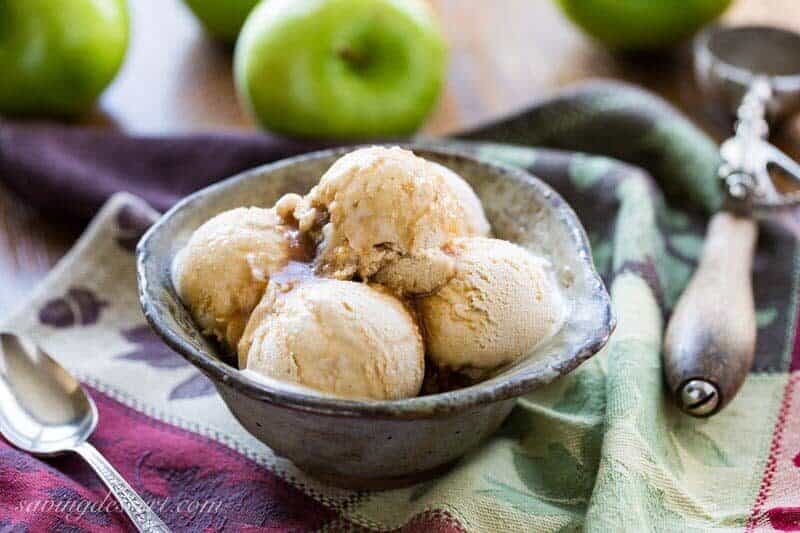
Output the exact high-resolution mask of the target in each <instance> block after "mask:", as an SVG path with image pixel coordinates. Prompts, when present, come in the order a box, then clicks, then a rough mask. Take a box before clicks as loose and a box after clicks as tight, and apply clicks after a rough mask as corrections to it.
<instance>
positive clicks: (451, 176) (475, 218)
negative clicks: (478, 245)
mask: <svg viewBox="0 0 800 533" xmlns="http://www.w3.org/2000/svg"><path fill="white" fill-rule="evenodd" d="M430 164H431V165H432V166H433V168H435V169H436V170H437V171H438V172H439V173H440V174H441V176H442V178H444V181H445V184H446V185H447V187H448V188H449V189H450V192H451V193H452V194H453V196H455V198H456V200H457V201H458V203H459V205H460V206H461V209H462V211H463V217H464V223H465V225H466V232H467V233H466V235H467V236H469V237H488V236H489V234H490V233H491V231H492V227H491V226H490V225H489V221H488V220H486V213H484V211H483V204H482V203H481V200H480V198H478V195H477V194H475V191H474V190H473V189H472V187H471V186H470V184H469V183H467V182H466V180H465V179H464V178H462V177H461V176H459V175H458V174H456V173H455V172H453V171H452V170H450V169H449V168H447V167H446V166H444V165H440V164H439V163H434V162H432V161H431V162H430Z"/></svg>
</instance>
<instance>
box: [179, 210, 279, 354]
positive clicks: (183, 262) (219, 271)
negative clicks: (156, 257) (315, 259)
mask: <svg viewBox="0 0 800 533" xmlns="http://www.w3.org/2000/svg"><path fill="white" fill-rule="evenodd" d="M292 248H293V238H292V235H291V234H290V228H288V227H286V226H284V225H283V224H282V222H281V219H280V218H278V216H277V215H276V214H275V211H274V210H272V209H260V208H256V207H251V208H244V207H242V208H238V209H232V210H230V211H226V212H224V213H221V214H219V215H217V216H215V217H214V218H212V219H211V220H209V221H208V222H206V223H205V224H203V225H202V226H200V227H199V228H198V229H197V230H196V231H195V232H194V233H193V234H192V237H191V238H190V239H189V242H188V243H187V244H186V246H185V247H184V248H183V249H182V250H181V251H180V252H179V253H178V255H177V256H176V257H175V261H174V263H173V266H172V278H173V285H174V286H175V289H176V291H177V292H178V295H179V296H180V297H181V300H182V301H183V303H184V304H185V305H186V307H187V308H188V309H189V311H190V312H191V314H192V316H193V317H194V319H195V320H196V321H197V323H198V324H199V325H200V327H201V328H202V330H203V332H204V333H205V334H207V335H211V336H214V337H216V338H217V339H218V340H219V341H221V342H222V343H224V344H225V345H227V346H228V347H232V348H235V347H236V345H237V343H238V342H239V337H241V335H242V331H244V328H245V325H246V324H247V320H248V319H249V317H250V313H251V312H252V311H253V308H255V306H256V305H257V304H258V302H259V300H260V299H261V296H262V295H263V294H264V289H265V288H266V286H267V281H269V276H270V275H271V274H272V273H274V272H276V271H278V270H280V269H282V268H283V267H284V266H286V264H287V263H288V262H289V259H290V258H291V257H292V251H293V250H292Z"/></svg>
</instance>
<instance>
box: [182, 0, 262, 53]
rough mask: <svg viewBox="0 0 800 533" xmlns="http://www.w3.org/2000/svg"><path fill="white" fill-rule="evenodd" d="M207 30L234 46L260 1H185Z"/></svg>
mask: <svg viewBox="0 0 800 533" xmlns="http://www.w3.org/2000/svg"><path fill="white" fill-rule="evenodd" d="M184 1H185V2H186V5H188V6H189V8H190V9H191V10H192V12H194V14H195V16H196V17H197V18H198V19H200V22H202V23H203V26H205V28H206V30H207V31H208V32H209V33H210V34H211V35H213V36H214V37H216V38H217V39H220V40H222V41H224V42H226V43H230V44H233V43H235V42H236V37H238V35H239V30H240V29H242V24H244V20H245V19H246V18H247V15H249V14H250V12H251V11H252V10H253V8H254V7H255V5H256V4H257V3H258V2H259V0H184Z"/></svg>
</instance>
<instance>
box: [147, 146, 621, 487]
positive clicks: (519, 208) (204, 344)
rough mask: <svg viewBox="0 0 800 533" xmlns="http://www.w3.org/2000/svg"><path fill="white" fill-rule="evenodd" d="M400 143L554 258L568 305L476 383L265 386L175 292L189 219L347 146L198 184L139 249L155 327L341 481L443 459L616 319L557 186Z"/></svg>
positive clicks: (268, 192) (296, 188) (295, 175)
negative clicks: (386, 396) (378, 388)
mask: <svg viewBox="0 0 800 533" xmlns="http://www.w3.org/2000/svg"><path fill="white" fill-rule="evenodd" d="M407 148H409V149H411V150H413V151H414V152H415V153H416V154H417V155H420V156H422V157H424V158H426V159H429V160H431V161H436V162H438V163H441V164H443V165H445V166H447V167H450V168H451V169H452V170H454V171H455V172H457V173H458V174H460V175H461V176H463V177H464V179H466V180H467V181H468V182H469V183H470V184H471V185H472V187H473V188H474V189H475V191H476V193H477V194H478V196H479V197H480V198H481V200H482V201H483V205H484V207H485V210H486V214H487V217H488V219H489V221H490V222H491V224H492V228H493V232H494V235H495V236H496V237H498V238H502V239H507V240H509V241H512V242H515V243H517V244H519V245H521V246H523V247H525V248H528V249H529V250H531V251H533V252H535V253H537V254H541V255H543V256H545V257H546V258H548V259H550V261H552V263H553V264H554V265H557V273H558V274H557V275H558V278H559V280H560V283H561V284H562V286H563V293H564V295H565V297H566V300H567V302H568V305H569V315H568V316H569V319H568V321H567V322H566V323H565V324H564V326H563V327H562V328H561V330H560V331H559V332H558V333H557V334H556V335H555V336H554V337H553V338H551V339H550V340H549V341H547V342H546V343H544V344H542V345H540V346H538V347H537V348H536V350H534V351H533V352H532V353H529V354H525V356H524V357H522V358H520V359H519V360H518V361H517V362H516V363H515V364H513V365H511V366H509V367H507V368H504V369H502V370H501V371H498V372H497V374H496V375H494V376H493V377H491V378H490V379H488V380H486V381H483V382H481V383H478V384H476V385H473V386H470V387H466V388H463V389H459V390H455V391H451V392H446V393H441V394H433V395H428V396H420V397H416V398H410V399H404V400H395V401H357V400H345V399H337V398H332V397H323V396H315V395H308V394H304V393H302V392H299V391H297V390H290V389H283V388H281V387H274V386H270V385H268V384H265V383H263V382H261V381H259V380H257V379H252V378H250V377H248V376H247V375H244V374H243V373H241V372H240V371H239V370H238V369H237V368H235V367H234V366H231V365H229V364H227V363H226V362H225V360H226V359H225V358H224V357H223V354H220V353H218V349H217V348H216V347H215V346H214V344H213V343H210V342H209V341H208V340H207V339H206V338H204V337H203V335H202V334H201V333H200V330H199V329H198V328H197V326H196V325H195V323H194V322H193V320H192V318H191V316H190V315H189V313H188V312H187V310H186V309H185V308H184V306H183V305H182V304H181V301H180V300H179V298H178V296H177V294H176V293H175V289H174V287H173V286H172V281H171V277H170V265H171V262H172V258H173V257H174V256H175V254H176V253H177V252H178V250H180V249H181V247H182V246H183V245H184V244H185V243H186V241H187V240H188V239H189V236H190V235H191V234H192V232H193V231H194V230H195V229H196V228H197V227H198V226H200V225H201V224H202V223H203V222H205V221H206V220H208V219H209V218H211V217H213V216H214V215H216V214H218V213H220V212H222V211H225V210H227V209H232V208H235V207H240V206H261V207H269V206H272V205H273V203H274V202H275V201H276V200H277V199H278V198H279V197H280V196H281V195H283V194H284V193H288V192H295V193H301V194H303V193H305V192H307V191H308V190H309V189H310V188H311V187H312V186H313V185H314V184H315V183H316V182H317V180H318V179H319V177H320V176H321V175H322V174H323V173H324V172H325V170H327V169H328V167H330V165H331V164H332V163H333V162H334V161H335V160H336V159H337V158H339V157H340V156H341V155H343V154H345V153H346V152H348V151H350V150H352V148H341V149H334V150H326V151H322V152H315V153H311V154H308V155H303V156H300V157H294V158H291V159H286V160H283V161H279V162H277V163H273V164H269V165H265V166H262V167H258V168H255V169H253V170H250V171H247V172H244V173H242V174H239V175H237V176H234V177H232V178H230V179H227V180H225V181H223V182H221V183H218V184H216V185H213V186H211V187H208V188H206V189H203V190H201V191H199V192H197V193H195V194H193V195H191V196H189V197H187V198H186V199H184V200H183V201H182V202H180V203H179V204H178V205H176V206H175V207H174V208H172V209H171V210H170V211H169V212H168V213H166V214H165V215H164V216H163V217H162V218H161V219H160V220H159V221H158V222H157V223H156V224H155V225H154V226H153V227H152V228H151V229H150V230H149V231H148V232H147V234H146V235H145V236H144V237H143V238H142V240H141V242H140V243H139V246H138V249H137V269H138V281H139V296H140V300H141V304H142V308H143V310H144V314H145V316H146V317H147V320H148V322H149V323H150V325H151V326H152V327H153V329H154V330H155V331H156V333H158V334H159V335H160V336H161V338H162V339H164V342H166V343H167V344H168V345H169V346H170V347H172V349H174V350H175V351H176V352H178V353H179V354H180V355H182V356H183V357H185V358H186V359H187V360H188V361H189V362H190V363H192V364H193V365H195V366H196V367H197V368H199V369H200V370H201V371H202V372H203V373H205V375H207V376H208V377H209V378H210V379H211V380H212V381H213V383H214V385H215V386H216V388H217V390H218V391H219V394H220V396H222V399H223V400H224V401H225V403H226V404H227V405H228V407H229V409H230V410H231V412H232V413H233V415H234V416H235V417H236V418H237V419H238V420H239V422H241V424H242V425H243V426H244V427H245V428H246V429H247V430H248V431H249V432H250V433H252V434H253V435H254V436H255V437H257V438H258V439H259V440H261V441H262V442H264V443H265V444H267V445H268V446H270V447H271V448H272V449H273V450H274V451H275V452H276V453H278V454H280V455H283V456H285V457H287V458H289V459H291V460H292V461H293V462H294V463H295V464H296V465H297V466H298V467H300V468H301V469H303V470H305V471H306V472H308V473H309V474H311V475H314V476H316V477H318V478H321V479H323V480H327V481H328V482H330V483H333V484H336V485H340V486H348V487H357V488H378V487H390V486H399V485H403V484H407V483H411V482H414V481H417V480H420V479H422V478H425V477H429V476H430V475H432V474H434V473H436V472H438V471H441V470H442V469H444V468H446V467H447V466H448V465H449V464H451V463H452V462H453V461H455V460H456V459H458V458H459V457H460V456H462V455H463V454H464V453H465V452H466V451H468V450H469V449H470V448H473V447H474V446H476V445H477V444H478V443H479V442H481V441H482V440H483V439H485V438H486V437H488V436H489V435H491V434H492V433H493V432H494V431H495V430H496V429H497V428H498V427H499V426H500V424H501V423H502V422H503V420H504V419H505V418H506V416H508V414H509V412H510V411H511V409H512V407H513V406H514V401H515V399H516V398H517V397H518V396H520V395H523V394H526V393H528V392H530V391H532V390H533V389H535V388H537V387H540V386H542V385H545V384H547V383H549V382H551V381H553V380H554V379H557V378H558V377H559V376H563V375H564V374H566V373H568V372H570V371H571V370H573V369H574V368H575V367H577V366H578V365H579V364H580V363H581V362H583V361H585V360H586V359H588V358H589V357H591V356H592V355H593V354H595V353H596V352H597V351H598V350H599V349H600V348H602V347H603V345H604V344H605V343H606V341H607V340H608V337H609V335H610V334H611V332H612V330H613V328H614V318H613V315H612V312H611V306H610V301H609V296H608V293H607V292H606V289H605V286H604V285H603V282H602V281H601V280H600V277H599V276H598V275H597V272H596V271H595V269H594V266H593V264H592V259H591V254H590V250H589V243H588V240H587V238H586V234H585V232H584V230H583V228H582V227H581V224H580V222H579V221H578V218H577V217H576V216H575V213H574V212H573V211H572V209H571V208H570V207H569V205H567V203H566V202H565V201H564V200H563V199H562V198H561V197H560V196H559V195H558V194H556V192H555V191H553V190H552V189H551V188H550V187H549V186H547V185H546V184H544V183H543V182H542V181H540V180H539V179H537V178H535V177H533V176H531V175H530V174H528V173H527V172H525V171H523V170H520V169H517V168H513V167H507V166H502V165H498V164H493V163H489V162H486V161H480V160H477V159H474V158H472V157H468V156H465V155H461V154H459V153H458V152H455V151H448V150H444V149H438V148H436V149H434V148H426V147H424V146H408V147H407Z"/></svg>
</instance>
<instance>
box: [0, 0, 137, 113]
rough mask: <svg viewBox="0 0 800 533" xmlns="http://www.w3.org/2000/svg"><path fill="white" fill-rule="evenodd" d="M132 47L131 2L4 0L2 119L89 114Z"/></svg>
mask: <svg viewBox="0 0 800 533" xmlns="http://www.w3.org/2000/svg"><path fill="white" fill-rule="evenodd" d="M127 46H128V12H127V8H126V5H125V0H0V114H10V115H34V114H35V115H60V116H68V115H75V114H79V113H82V112H84V111H86V110H87V109H88V108H89V107H91V106H92V104H93V103H94V101H95V100H96V98H97V96H98V95H99V94H100V93H101V92H102V91H103V89H104V88H105V87H106V86H107V85H108V84H109V83H110V82H111V80H112V79H114V76H115V75H116V74H117V71H118V70H119V68H120V65H121V64H122V60H123V58H124V56H125V50H126V49H127Z"/></svg>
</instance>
